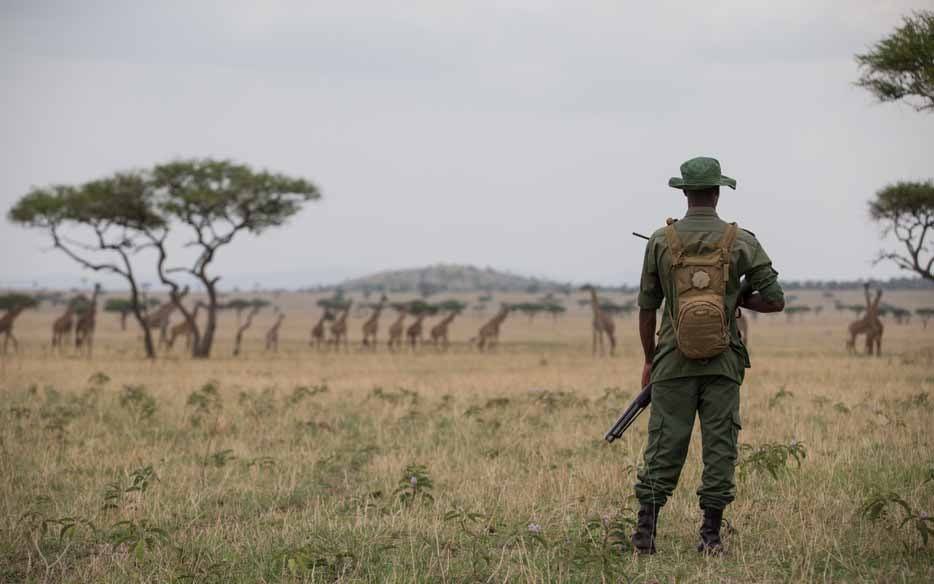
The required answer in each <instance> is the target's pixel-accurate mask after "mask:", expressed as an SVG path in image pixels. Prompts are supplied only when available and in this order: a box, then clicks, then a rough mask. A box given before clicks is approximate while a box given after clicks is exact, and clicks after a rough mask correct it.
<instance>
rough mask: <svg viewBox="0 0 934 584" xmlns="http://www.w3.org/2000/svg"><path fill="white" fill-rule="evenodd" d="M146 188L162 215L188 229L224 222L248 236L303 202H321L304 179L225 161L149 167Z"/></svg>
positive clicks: (278, 221) (291, 212)
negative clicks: (152, 191)
mask: <svg viewBox="0 0 934 584" xmlns="http://www.w3.org/2000/svg"><path fill="white" fill-rule="evenodd" d="M151 184H152V187H153V188H154V189H156V191H157V192H158V208H159V210H160V211H161V212H162V213H164V215H165V216H166V217H170V218H173V219H176V220H178V221H181V222H183V223H187V224H191V225H204V226H207V225H214V224H215V223H225V224H228V225H232V226H239V227H240V228H243V229H246V230H248V231H251V232H253V233H261V232H262V231H264V230H266V229H267V228H269V227H275V226H278V225H282V224H283V223H284V222H285V221H286V220H287V219H289V218H290V217H291V216H292V215H294V214H295V213H297V212H298V211H299V210H300V209H301V206H302V204H303V203H305V202H307V201H313V200H317V199H319V198H321V194H320V193H319V192H318V188H317V187H316V186H315V185H314V184H312V183H311V182H310V181H307V180H305V179H301V178H294V177H289V176H286V175H283V174H275V173H270V172H268V171H265V170H262V171H255V170H253V169H251V168H250V167H248V166H246V165H243V164H236V163H234V162H231V161H228V160H210V159H189V160H177V161H174V162H169V163H166V164H160V165H157V166H156V167H155V168H153V169H152V173H151Z"/></svg>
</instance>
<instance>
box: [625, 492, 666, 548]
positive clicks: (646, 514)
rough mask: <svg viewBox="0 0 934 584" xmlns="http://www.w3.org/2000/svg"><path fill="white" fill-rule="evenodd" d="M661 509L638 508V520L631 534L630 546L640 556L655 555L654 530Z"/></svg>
mask: <svg viewBox="0 0 934 584" xmlns="http://www.w3.org/2000/svg"><path fill="white" fill-rule="evenodd" d="M660 509H661V507H656V506H655V505H654V504H645V503H643V504H642V506H640V507H639V520H638V522H637V523H636V530H635V531H634V532H633V534H632V538H631V540H632V546H633V547H634V548H636V551H637V552H639V553H640V554H648V555H651V554H654V553H655V530H656V528H657V526H658V512H659V510H660Z"/></svg>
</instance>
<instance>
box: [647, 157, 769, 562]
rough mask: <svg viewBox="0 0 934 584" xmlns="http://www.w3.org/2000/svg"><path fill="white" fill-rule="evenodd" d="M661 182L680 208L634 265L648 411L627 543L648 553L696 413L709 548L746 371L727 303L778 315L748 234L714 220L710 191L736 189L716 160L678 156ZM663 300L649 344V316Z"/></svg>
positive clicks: (727, 498)
mask: <svg viewBox="0 0 934 584" xmlns="http://www.w3.org/2000/svg"><path fill="white" fill-rule="evenodd" d="M668 185H669V186H670V187H673V188H676V189H681V190H683V191H684V195H685V197H686V199H687V205H688V210H687V214H686V215H685V216H684V218H683V219H681V220H678V221H672V220H669V226H668V227H666V228H663V229H659V230H658V231H656V232H655V233H654V234H652V237H651V238H650V239H649V243H648V245H647V247H646V251H645V261H644V264H643V267H642V281H641V285H640V290H639V308H640V311H639V335H640V337H641V339H642V349H643V351H644V352H645V366H644V368H643V371H642V385H643V386H644V385H647V384H648V383H649V382H650V381H651V383H652V411H651V415H650V417H649V439H648V444H647V445H646V449H645V462H644V465H643V468H642V469H640V472H639V474H638V482H637V484H636V487H635V491H636V497H637V498H638V499H639V503H640V509H639V519H638V524H637V527H636V530H635V532H634V533H633V535H632V543H633V545H634V546H635V548H636V550H637V551H638V552H639V553H644V554H652V553H655V534H656V524H657V522H658V513H659V510H660V509H661V508H662V506H663V505H664V504H665V502H666V501H667V500H668V497H669V496H671V493H672V492H673V491H674V489H675V486H676V485H677V484H678V477H679V475H680V474H681V468H682V466H683V465H684V460H685V457H686V456H687V451H688V445H689V443H690V439H691V431H692V429H693V427H694V417H695V415H697V416H699V417H700V422H701V438H702V442H703V461H704V471H703V478H702V485H701V487H700V489H698V491H697V494H698V496H699V497H700V507H701V509H703V515H704V518H703V524H702V525H701V528H700V543H699V544H698V546H697V549H698V551H700V552H703V553H705V554H719V553H720V552H721V551H722V545H721V541H720V524H721V522H722V520H723V509H724V508H725V507H726V506H727V505H728V504H729V503H730V502H732V501H733V499H734V496H735V493H736V486H735V483H734V477H733V475H734V466H735V464H736V451H737V434H738V432H739V430H740V428H741V426H740V419H739V386H740V384H742V382H743V376H744V374H745V369H746V368H747V367H749V355H748V353H747V352H746V348H745V346H744V345H743V343H742V341H741V340H740V336H739V333H738V332H737V326H736V312H737V308H738V307H739V308H744V309H747V310H753V311H756V312H780V311H781V310H783V309H784V307H785V300H784V293H783V292H782V289H781V287H780V286H779V284H778V273H777V272H776V271H775V270H773V269H772V262H771V260H770V259H769V256H768V255H766V253H765V250H763V249H762V245H760V244H759V242H758V241H757V240H756V237H755V235H753V234H752V233H750V232H749V231H745V230H743V229H737V228H736V226H735V224H729V223H726V222H724V221H723V220H721V219H720V217H718V216H717V210H716V209H717V201H718V199H719V197H720V187H721V186H728V187H730V188H732V189H735V188H736V181H735V180H733V179H732V178H730V177H727V176H723V175H722V174H721V173H720V163H719V162H718V161H717V160H715V159H713V158H704V157H701V158H693V159H691V160H688V161H687V162H685V163H684V164H682V165H681V177H673V178H672V179H671V180H669V181H668ZM711 258H712V259H711ZM686 259H687V260H688V261H685V260H686ZM699 266H700V267H699ZM741 277H745V284H743V285H742V286H741V284H740V278H741ZM679 295H680V297H679ZM663 301H664V305H665V309H664V316H663V317H662V326H661V330H660V331H659V333H658V343H657V344H656V340H655V336H656V335H655V324H656V312H657V311H658V309H659V308H660V307H661V306H662V303H663ZM698 306H700V307H701V308H700V309H698ZM692 319H694V320H692ZM698 319H700V320H698ZM703 319H706V320H703ZM718 331H719V333H718ZM718 334H719V336H718ZM698 356H703V357H704V358H698Z"/></svg>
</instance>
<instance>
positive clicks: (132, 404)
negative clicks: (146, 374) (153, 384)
mask: <svg viewBox="0 0 934 584" xmlns="http://www.w3.org/2000/svg"><path fill="white" fill-rule="evenodd" d="M120 407H122V408H123V409H125V410H127V411H128V412H130V415H131V416H132V417H133V420H134V421H135V422H137V423H139V422H142V421H143V420H148V419H149V418H151V417H152V416H153V415H154V414H155V413H156V398H154V397H153V396H152V395H150V393H149V392H148V391H147V390H146V387H145V386H143V385H124V386H123V391H121V392H120Z"/></svg>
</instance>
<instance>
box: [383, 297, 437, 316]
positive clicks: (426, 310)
mask: <svg viewBox="0 0 934 584" xmlns="http://www.w3.org/2000/svg"><path fill="white" fill-rule="evenodd" d="M390 306H391V307H392V308H395V309H396V310H405V311H407V312H408V313H409V314H411V315H414V316H420V315H422V314H424V315H427V316H431V315H433V314H435V313H437V312H438V306H437V305H435V304H429V303H428V302H425V301H424V300H412V301H411V302H393V303H391V304H390Z"/></svg>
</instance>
